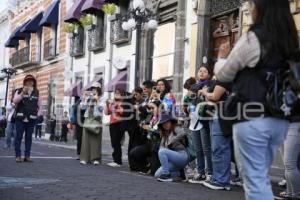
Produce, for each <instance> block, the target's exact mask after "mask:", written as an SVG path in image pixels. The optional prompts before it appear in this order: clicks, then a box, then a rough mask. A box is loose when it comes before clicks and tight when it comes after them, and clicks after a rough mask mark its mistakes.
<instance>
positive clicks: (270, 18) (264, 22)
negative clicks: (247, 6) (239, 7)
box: [250, 0, 299, 57]
mask: <svg viewBox="0 0 300 200" xmlns="http://www.w3.org/2000/svg"><path fill="white" fill-rule="evenodd" d="M251 1H252V2H253V3H254V5H255V7H256V10H257V14H258V16H257V19H256V20H255V22H254V24H253V25H252V26H251V27H250V31H251V30H253V29H254V28H256V27H258V26H261V27H262V28H263V31H264V32H266V34H267V35H268V37H270V38H269V41H270V43H271V44H270V48H271V49H273V50H275V51H276V52H279V53H281V54H283V55H284V56H285V57H288V56H290V55H291V53H293V52H294V51H295V50H296V49H297V48H299V36H298V31H297V28H296V24H295V21H294V19H293V16H292V14H291V10H290V4H289V0H251Z"/></svg>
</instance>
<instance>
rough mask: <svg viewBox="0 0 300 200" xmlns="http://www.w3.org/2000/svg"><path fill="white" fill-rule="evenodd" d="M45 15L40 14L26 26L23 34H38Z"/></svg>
mask: <svg viewBox="0 0 300 200" xmlns="http://www.w3.org/2000/svg"><path fill="white" fill-rule="evenodd" d="M43 13H44V12H40V13H39V14H37V15H36V16H35V17H34V18H33V19H31V20H30V21H29V22H28V24H26V26H24V27H23V28H22V29H21V32H22V33H36V32H38V31H39V30H40V29H41V26H40V25H39V24H40V22H41V20H42V18H43Z"/></svg>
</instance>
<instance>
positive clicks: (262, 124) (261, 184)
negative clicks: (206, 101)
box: [233, 118, 289, 200]
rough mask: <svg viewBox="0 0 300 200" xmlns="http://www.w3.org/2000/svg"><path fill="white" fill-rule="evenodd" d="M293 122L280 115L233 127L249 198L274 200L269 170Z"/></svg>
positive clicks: (248, 199)
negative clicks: (282, 118)
mask: <svg viewBox="0 0 300 200" xmlns="http://www.w3.org/2000/svg"><path fill="white" fill-rule="evenodd" d="M288 125H289V123H288V122H287V121H285V120H281V119H276V118H262V119H261V118H260V119H254V120H251V121H247V122H241V123H237V124H235V125H234V126H233V135H234V144H235V153H236V154H235V156H236V158H237V161H238V165H239V168H240V172H241V174H242V177H243V180H244V190H245V196H246V200H261V199H264V200H274V195H273V192H272V188H271V183H270V179H269V176H268V172H269V169H270V167H271V165H272V162H273V160H274V157H275V155H276V153H277V151H278V148H279V147H280V145H282V144H283V142H284V139H285V136H286V133H287V130H288Z"/></svg>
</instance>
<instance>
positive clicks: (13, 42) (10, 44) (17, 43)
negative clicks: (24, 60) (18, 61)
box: [5, 37, 19, 48]
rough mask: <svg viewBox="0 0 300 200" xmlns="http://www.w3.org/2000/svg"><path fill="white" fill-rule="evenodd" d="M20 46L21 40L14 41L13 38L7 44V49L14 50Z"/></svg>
mask: <svg viewBox="0 0 300 200" xmlns="http://www.w3.org/2000/svg"><path fill="white" fill-rule="evenodd" d="M18 45H19V40H15V39H12V38H11V37H9V38H8V40H7V41H6V42H5V47H9V48H14V47H17V46H18Z"/></svg>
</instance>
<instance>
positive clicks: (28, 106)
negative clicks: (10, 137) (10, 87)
mask: <svg viewBox="0 0 300 200" xmlns="http://www.w3.org/2000/svg"><path fill="white" fill-rule="evenodd" d="M13 103H14V104H15V105H16V112H15V113H16V115H15V118H16V119H15V120H16V137H15V152H16V162H18V163H19V162H22V159H21V144H22V139H23V135H24V132H25V158H24V160H23V161H24V162H32V159H31V158H30V151H31V145H32V134H33V131H34V126H35V124H36V119H37V117H38V116H40V115H42V107H41V106H42V101H41V98H40V95H39V91H38V89H37V81H36V79H35V78H34V76H32V75H27V76H25V79H24V81H23V87H22V88H21V89H19V90H18V91H17V92H16V94H15V96H14V99H13Z"/></svg>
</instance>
